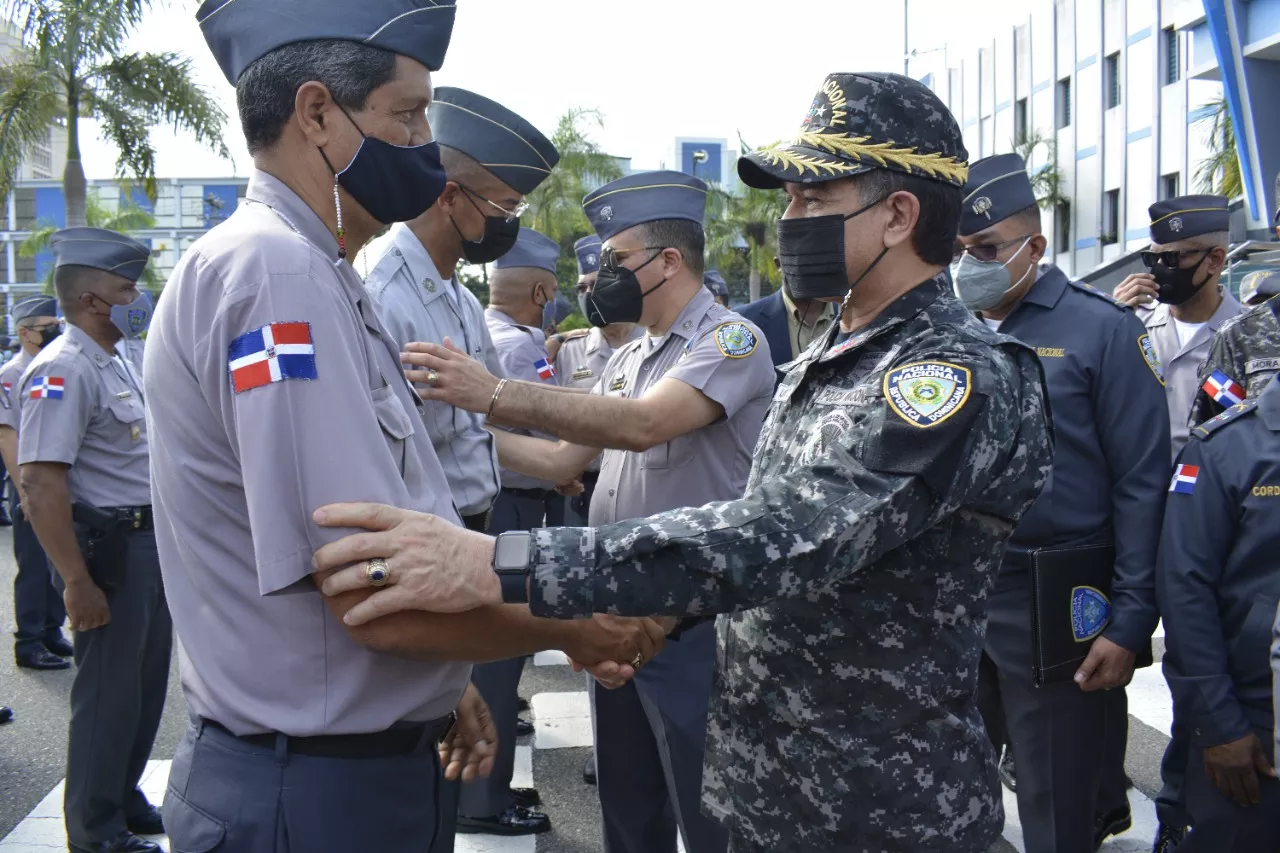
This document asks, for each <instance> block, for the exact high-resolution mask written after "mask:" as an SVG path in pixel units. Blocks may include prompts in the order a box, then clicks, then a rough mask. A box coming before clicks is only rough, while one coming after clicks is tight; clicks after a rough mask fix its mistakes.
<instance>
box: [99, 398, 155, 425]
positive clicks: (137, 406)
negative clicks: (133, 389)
mask: <svg viewBox="0 0 1280 853" xmlns="http://www.w3.org/2000/svg"><path fill="white" fill-rule="evenodd" d="M107 408H108V409H110V410H111V415H112V417H114V418H115V419H116V420H118V421H120V423H122V424H133V423H137V422H138V421H140V420H142V419H144V418H145V417H146V416H147V413H146V410H145V409H144V408H143V407H142V401H141V400H139V399H138V398H137V397H125V398H124V399H123V400H121V399H119V398H116V399H114V400H112V401H111V402H109V403H107Z"/></svg>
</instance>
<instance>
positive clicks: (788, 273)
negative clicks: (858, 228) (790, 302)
mask: <svg viewBox="0 0 1280 853" xmlns="http://www.w3.org/2000/svg"><path fill="white" fill-rule="evenodd" d="M883 200H884V199H881V200H880V201H883ZM879 203H880V202H879V201H877V202H875V203H873V204H869V205H867V206H866V207H864V208H862V209H861V210H855V211H854V212H853V213H850V214H848V215H844V214H840V213H833V214H831V215H830V216H813V217H808V218H800V219H779V220H778V260H779V261H780V262H781V264H782V277H783V280H784V281H786V283H787V290H788V292H789V293H790V294H791V298H792V299H843V298H844V297H845V295H846V294H847V293H848V292H849V291H850V290H852V289H853V286H854V285H857V284H858V282H860V281H862V279H864V278H866V277H867V274H868V273H870V272H871V270H872V269H874V268H875V266H876V264H878V263H880V259H881V258H883V257H884V255H885V252H887V251H888V249H887V248H886V249H885V252H881V253H880V257H878V258H876V259H875V261H874V262H873V263H872V264H871V266H870V267H867V269H866V271H865V272H863V273H862V275H860V276H858V281H856V282H854V284H853V285H850V284H849V270H848V268H847V267H846V266H845V260H844V248H845V247H844V224H845V223H846V222H848V221H849V220H850V219H853V218H854V217H855V216H860V215H862V214H863V213H866V212H867V211H868V210H870V209H871V208H873V207H875V206H876V205H877V204H879Z"/></svg>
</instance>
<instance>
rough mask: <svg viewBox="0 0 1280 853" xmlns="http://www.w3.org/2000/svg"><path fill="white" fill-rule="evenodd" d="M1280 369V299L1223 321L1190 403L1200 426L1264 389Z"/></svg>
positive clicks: (1192, 420) (1192, 419) (1192, 421)
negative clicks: (1197, 388) (1193, 398)
mask: <svg viewBox="0 0 1280 853" xmlns="http://www.w3.org/2000/svg"><path fill="white" fill-rule="evenodd" d="M1277 372H1280V300H1276V299H1268V300H1267V301H1266V302H1264V303H1262V304H1261V305H1259V306H1257V307H1256V308H1252V309H1250V310H1249V311H1246V312H1245V313H1243V314H1240V315H1237V316H1236V317H1233V318H1232V319H1231V320H1230V321H1228V322H1226V323H1224V324H1223V325H1222V328H1221V329H1219V330H1218V334H1217V335H1216V336H1215V337H1214V339H1213V345H1212V346H1211V347H1210V348H1209V358H1208V360H1207V361H1205V363H1204V364H1203V365H1202V366H1201V368H1200V376H1199V377H1198V379H1199V382H1200V390H1199V391H1197V392H1196V398H1195V400H1193V401H1192V403H1191V426H1193V427H1194V426H1199V425H1200V424H1202V423H1204V422H1205V421H1207V420H1209V419H1210V418H1213V417H1216V416H1218V415H1220V414H1222V413H1223V412H1224V411H1226V410H1227V409H1229V408H1230V407H1231V406H1234V405H1235V404H1236V403H1243V402H1244V401H1245V400H1252V399H1254V398H1256V397H1257V396H1258V395H1259V394H1261V393H1262V389H1263V388H1266V387H1267V383H1269V382H1270V381H1271V378H1272V377H1273V376H1275V375H1276V373H1277Z"/></svg>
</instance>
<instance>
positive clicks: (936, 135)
mask: <svg viewBox="0 0 1280 853" xmlns="http://www.w3.org/2000/svg"><path fill="white" fill-rule="evenodd" d="M968 157H969V154H968V152H967V151H966V150H965V147H964V139H963V136H962V135H961V133H960V125H959V124H957V123H956V120H955V117H954V116H952V115H951V112H950V111H949V110H948V109H947V107H946V105H945V104H943V103H942V101H941V100H940V99H939V98H938V96H937V95H935V94H934V93H933V92H932V91H930V90H929V88H928V87H927V86H925V85H924V84H923V83H920V82H918V81H916V80H912V79H911V78H910V77H903V76H902V75H900V74H886V73H881V72H873V73H866V74H831V75H829V76H828V77H827V79H826V81H825V82H824V83H823V84H822V88H821V89H820V90H819V91H818V94H817V95H816V96H815V97H814V99H813V104H812V106H810V107H809V113H808V115H806V116H805V118H804V121H803V122H802V123H801V126H800V132H799V133H798V134H796V136H795V137H793V138H792V139H789V140H786V141H783V142H778V143H774V144H773V145H767V146H765V147H764V148H761V149H759V150H757V151H752V152H751V153H750V154H747V155H745V156H743V157H742V158H740V159H739V160H738V175H739V177H741V178H742V181H743V183H745V184H747V185H748V186H752V187H757V188H760V189H776V188H777V187H780V186H782V185H783V184H784V183H799V184H818V183H823V182H825V181H834V180H839V179H840V178H849V177H852V176H854V175H859V174H862V173H863V172H867V171H870V170H872V169H888V170H891V171H895V172H902V173H904V174H908V175H917V176H919V177H922V178H928V179H931V180H935V181H939V182H941V183H945V184H950V185H952V186H956V187H962V186H964V184H965V181H966V180H967V178H968V176H969V166H968V162H967V161H968Z"/></svg>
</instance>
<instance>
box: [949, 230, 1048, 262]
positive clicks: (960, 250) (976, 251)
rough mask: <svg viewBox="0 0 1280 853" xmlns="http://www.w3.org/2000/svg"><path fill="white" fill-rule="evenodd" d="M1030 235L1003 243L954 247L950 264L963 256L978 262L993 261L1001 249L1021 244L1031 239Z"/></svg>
mask: <svg viewBox="0 0 1280 853" xmlns="http://www.w3.org/2000/svg"><path fill="white" fill-rule="evenodd" d="M1031 236H1032V235H1030V234H1024V235H1022V236H1021V237H1014V238H1013V239H1012V240H1005V241H1004V242H1003V243H980V244H979V245H977V246H956V248H955V251H954V252H952V254H951V262H952V263H955V262H957V261H959V260H960V259H961V258H962V257H964V256H965V255H969V256H970V257H972V258H973V259H974V260H978V261H994V260H995V259H996V255H998V254H1000V251H1001V250H1002V249H1007V248H1009V247H1010V246H1012V245H1014V244H1015V243H1023V242H1026V241H1027V240H1029V239H1031Z"/></svg>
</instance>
